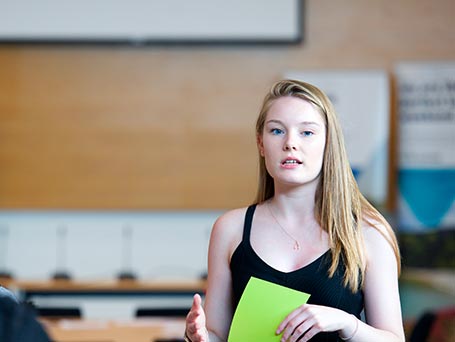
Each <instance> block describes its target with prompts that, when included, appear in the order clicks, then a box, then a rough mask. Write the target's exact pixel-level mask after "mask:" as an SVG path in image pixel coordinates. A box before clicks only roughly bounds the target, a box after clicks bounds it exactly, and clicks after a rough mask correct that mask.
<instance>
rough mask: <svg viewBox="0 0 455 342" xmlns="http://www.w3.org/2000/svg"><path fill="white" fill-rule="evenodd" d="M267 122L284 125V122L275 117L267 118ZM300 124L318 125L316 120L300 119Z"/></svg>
mask: <svg viewBox="0 0 455 342" xmlns="http://www.w3.org/2000/svg"><path fill="white" fill-rule="evenodd" d="M269 123H277V124H280V125H283V126H284V123H283V122H282V121H281V120H277V119H270V120H267V121H266V124H269ZM300 125H303V126H318V127H319V126H320V125H319V124H318V123H317V122H315V121H302V122H300Z"/></svg>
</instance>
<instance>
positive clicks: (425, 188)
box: [395, 61, 455, 231]
mask: <svg viewBox="0 0 455 342" xmlns="http://www.w3.org/2000/svg"><path fill="white" fill-rule="evenodd" d="M395 72H396V77H397V86H398V115H399V157H398V158H399V161H398V164H399V165H398V166H399V173H398V190H399V195H398V226H399V228H400V229H402V230H403V231H431V230H434V229H442V228H445V229H447V228H452V229H453V228H455V206H454V196H455V61H454V62H444V63H442V62H434V63H431V62H428V63H400V64H398V65H397V66H396V68H395Z"/></svg>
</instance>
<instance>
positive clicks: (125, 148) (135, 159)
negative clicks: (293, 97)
mask: <svg viewBox="0 0 455 342" xmlns="http://www.w3.org/2000/svg"><path fill="white" fill-rule="evenodd" d="M453 13H455V3H454V2H453V1H451V0H438V1H432V2H425V1H417V2H416V1H412V0H402V1H393V2H392V1H387V0H381V1H379V0H377V1H361V0H347V1H343V2H334V1H329V0H307V1H305V6H304V15H303V19H304V22H305V24H304V41H303V42H302V43H301V44H300V45H297V46H295V45H294V46H260V47H258V46H254V47H248V46H242V47H236V46H226V47H223V46H217V47H213V46H212V47H211V46H203V47H200V46H198V47H196V46H193V47H191V46H190V47H188V46H186V47H157V46H147V47H137V46H110V47H109V46H61V45H59V46H52V45H51V46H41V45H36V46H32V45H28V46H22V45H16V46H15V45H2V46H0V75H1V77H0V122H1V125H0V139H1V143H0V165H1V171H0V189H1V191H0V208H1V209H2V211H1V212H0V224H1V225H2V226H3V227H7V229H8V230H10V232H11V233H10V236H11V238H10V239H9V240H8V241H9V242H8V248H7V249H6V250H7V251H8V252H7V253H8V255H7V257H6V260H8V261H9V263H10V264H9V265H7V267H10V268H12V269H13V271H15V273H16V274H18V275H20V276H21V277H24V278H27V277H29V278H30V277H33V278H45V277H47V276H48V274H49V272H51V271H52V269H53V265H55V264H57V261H56V260H54V259H53V258H54V257H53V256H52V254H53V252H52V251H54V250H55V248H56V247H55V230H56V225H57V224H56V220H55V217H56V216H58V217H60V214H61V211H60V210H66V211H69V212H67V214H68V215H67V216H65V217H67V219H65V218H62V219H59V220H58V221H59V223H58V224H63V225H66V226H67V227H68V229H69V230H70V231H71V233H70V234H68V237H69V239H70V241H69V242H68V244H69V245H70V246H71V247H70V250H71V254H70V256H69V257H68V260H69V261H68V263H69V265H70V266H71V269H70V271H72V272H73V273H74V274H76V275H78V276H84V277H87V276H92V275H93V276H94V275H95V274H97V275H103V276H108V275H110V274H112V273H114V271H115V270H116V269H117V265H118V260H117V259H116V258H110V257H109V258H107V257H106V258H102V259H101V260H104V262H103V264H102V265H99V269H98V270H96V269H92V268H90V266H86V265H87V264H86V263H83V262H82V260H80V259H79V257H78V256H77V254H78V253H81V251H82V250H83V248H84V246H85V242H84V241H85V240H84V239H86V238H88V237H91V236H98V237H99V238H97V240H95V241H97V243H96V245H95V247H93V249H91V251H93V253H94V254H90V255H94V256H95V257H96V255H97V253H102V251H106V250H108V251H109V252H107V253H108V254H109V255H112V256H114V255H116V254H117V255H118V253H120V251H119V242H118V241H119V240H118V237H114V236H118V235H117V232H118V225H119V224H120V223H119V222H124V221H125V220H124V219H123V218H121V219H119V218H117V220H118V221H117V224H118V225H117V228H115V229H113V230H111V227H112V219H113V217H114V216H115V215H116V213H117V212H118V211H126V215H127V216H128V215H130V214H137V215H141V213H151V214H154V215H155V214H156V215H159V220H158V221H156V220H155V219H154V218H151V217H149V218H148V220H150V221H148V222H149V223H142V224H141V227H152V226H153V227H154V228H153V229H150V231H149V232H148V233H144V234H146V235H144V239H145V240H146V241H149V240H150V241H151V240H152V239H153V237H155V238H156V239H158V240H161V239H163V241H172V238H175V239H176V240H179V238H181V237H182V236H185V240H182V241H180V240H179V242H178V246H182V244H191V243H193V244H195V245H196V246H199V248H200V250H203V249H204V247H203V246H206V241H207V234H206V231H205V230H206V229H207V226H209V227H210V226H211V224H212V223H213V221H214V217H215V216H216V215H217V214H218V213H219V212H220V211H223V210H226V209H228V208H232V207H238V206H243V205H246V204H248V203H249V202H251V200H252V199H253V198H254V192H255V188H256V172H257V167H256V162H257V157H256V147H255V138H254V121H255V119H256V116H257V113H258V109H259V105H260V103H261V100H262V98H263V96H264V94H265V92H266V90H267V88H268V87H269V86H270V84H271V83H272V82H274V81H275V80H277V79H279V78H280V77H281V75H283V73H284V72H286V71H289V70H300V69H348V70H350V69H356V70H357V69H371V68H374V69H384V70H387V71H388V72H390V73H391V77H393V75H392V72H393V69H394V66H395V65H396V63H398V62H402V61H438V60H453V59H454V58H455V45H454V44H453V40H454V36H455V24H454V21H453ZM392 122H393V120H392ZM392 158H394V156H393V154H392ZM392 165H393V164H392ZM391 188H392V189H393V184H391ZM30 209H32V210H30ZM23 210H26V211H23ZM36 210H38V211H36ZM72 210H80V211H82V215H85V214H88V216H87V217H88V219H87V220H88V221H87V220H86V221H84V222H85V223H84V224H85V228H80V229H79V228H78V227H81V226H80V225H79V223H74V222H75V221H77V220H75V219H74V218H73V216H71V212H72ZM198 210H203V211H204V213H205V214H204V215H206V216H204V218H203V219H202V221H200V223H199V224H197V226H198V227H199V230H198V231H199V232H200V233H198V234H195V235H194V236H193V235H192V234H189V235H181V234H179V233H177V232H180V229H183V228H187V229H193V228H194V225H193V224H189V225H186V224H185V219H182V220H177V221H175V215H183V217H184V218H185V217H190V216H185V215H191V211H198ZM163 212H164V213H165V214H163V215H161V213H163ZM43 213H44V214H45V215H49V216H48V217H47V219H44V221H42V220H41V219H42V217H41V216H40V215H42V214H43ZM90 213H95V214H97V213H101V216H96V217H94V216H91V217H90ZM73 214H74V212H73ZM179 217H181V216H179ZM24 220H25V221H24ZM90 220H91V221H90ZM23 222H26V223H25V224H24V223H23ZM37 222H39V224H36V223H37ZM77 222H80V221H77ZM182 225H183V226H184V227H183V228H182ZM37 226H39V227H40V228H39V229H38V228H36V227H37ZM15 227H22V228H17V229H16V228H15ZM160 227H166V228H165V230H162V231H159V232H157V231H155V230H154V229H157V230H159V229H160ZM35 228H36V229H35ZM15 229H16V230H15ZM84 229H85V230H84ZM141 229H142V228H141ZM13 230H14V232H13ZM73 232H74V233H73ZM82 232H84V233H82ZM151 232H153V233H151ZM33 234H38V236H41V237H44V236H47V237H48V238H41V239H36V240H35V238H34V237H33V236H34V235H33ZM103 234H106V235H103ZM109 234H112V235H111V236H110V237H107V238H106V239H104V238H103V236H109ZM154 234H156V235H154ZM13 236H14V238H13ZM76 236H77V237H76ZM140 243H141V244H142V243H143V241H141V242H140ZM170 243H171V242H170ZM33 244H39V246H40V247H39V248H41V249H42V250H45V251H47V252H46V255H47V257H46V258H47V259H46V261H43V263H41V264H40V263H33V262H31V261H30V260H31V259H30V256H28V257H26V256H25V255H24V254H23V253H22V252H21V251H24V248H26V247H27V246H30V245H33ZM136 247H137V246H136V245H135V246H134V248H136ZM137 248H142V247H137ZM141 250H142V249H141ZM144 250H146V251H147V254H146V256H147V257H144V258H135V259H134V263H135V265H134V267H137V268H138V269H139V270H140V273H141V275H143V276H146V277H147V276H152V275H153V276H159V274H155V273H153V272H152V271H150V270H149V268H148V266H147V265H148V263H149V261H150V260H159V250H156V249H153V248H151V247H150V248H148V247H144ZM185 250H186V249H185ZM32 251H34V249H31V250H30V253H32ZM205 252H206V251H205V250H203V254H205ZM36 253H38V252H36ZM72 253H74V254H72ZM103 253H104V252H103ZM33 255H35V254H33ZM36 255H38V254H36ZM179 255H180V254H179ZM157 256H158V258H157ZM180 258H181V259H180ZM74 260H77V262H74V263H73V261H74ZM179 260H180V262H181V263H182V269H188V268H187V267H188V266H189V267H191V269H192V270H193V271H194V272H193V271H192V274H197V273H199V271H200V270H203V269H204V268H205V258H199V257H198V259H197V260H198V261H197V263H198V264H197V265H195V264H194V260H192V259H188V258H185V256H184V255H181V257H179ZM37 265H38V267H37ZM94 265H95V264H94ZM144 265H145V266H144ZM40 267H41V268H40ZM86 267H89V268H86ZM38 268H40V271H37V269H38ZM152 268H153V267H152ZM179 272H181V271H179V270H177V269H176V271H175V273H176V274H178V273H179Z"/></svg>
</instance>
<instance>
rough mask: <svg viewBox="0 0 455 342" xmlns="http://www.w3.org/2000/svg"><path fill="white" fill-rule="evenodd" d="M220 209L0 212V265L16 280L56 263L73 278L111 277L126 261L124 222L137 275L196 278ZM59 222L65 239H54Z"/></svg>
mask: <svg viewBox="0 0 455 342" xmlns="http://www.w3.org/2000/svg"><path fill="white" fill-rule="evenodd" d="M220 214H221V212H172V211H169V212H90V211H80V212H79V211H64V212H62V211H1V212H0V268H4V267H5V264H6V268H7V269H8V270H10V271H12V272H13V274H14V276H15V277H16V278H19V279H33V280H35V279H36V280H40V279H48V278H49V277H50V276H52V274H53V273H54V272H55V271H56V269H57V268H66V269H67V270H68V271H69V272H70V273H71V275H72V276H73V277H74V278H75V279H81V280H97V279H103V280H105V279H112V278H115V277H116V276H117V274H118V273H119V272H120V270H121V269H122V268H123V266H124V265H125V264H128V262H127V260H128V259H125V258H122V253H123V252H122V251H123V250H124V248H123V246H124V245H125V244H124V243H122V241H125V240H122V235H123V234H122V232H123V227H125V226H129V227H131V230H132V239H131V241H132V253H131V265H132V268H133V270H134V272H135V273H136V274H137V276H138V277H139V278H142V279H155V278H168V277H172V278H188V277H190V278H192V277H199V276H200V275H201V274H202V273H204V272H205V271H206V264H207V262H206V260H207V247H208V239H209V237H210V231H211V228H212V225H213V223H214V221H215V220H216V218H217V217H218V216H219V215H220ZM59 227H66V231H67V234H66V243H62V241H65V240H62V239H60V240H59V239H58V238H57V230H58V228H59ZM5 231H7V232H8V234H5ZM58 241H60V243H58V244H57V242H58ZM65 245H66V246H67V247H66V257H64V258H62V255H63V256H65V253H64V252H63V249H64V248H62V246H65ZM58 248H60V250H58ZM57 255H59V256H60V257H59V258H57ZM57 259H60V260H57ZM122 259H123V260H122ZM125 260H126V261H125Z"/></svg>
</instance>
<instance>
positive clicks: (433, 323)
mask: <svg viewBox="0 0 455 342" xmlns="http://www.w3.org/2000/svg"><path fill="white" fill-rule="evenodd" d="M453 341H455V307H450V308H446V309H441V310H438V311H428V312H425V313H424V314H423V315H422V316H420V318H419V319H418V320H417V322H416V324H415V326H414V328H413V330H412V332H411V336H410V339H409V342H453Z"/></svg>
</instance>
